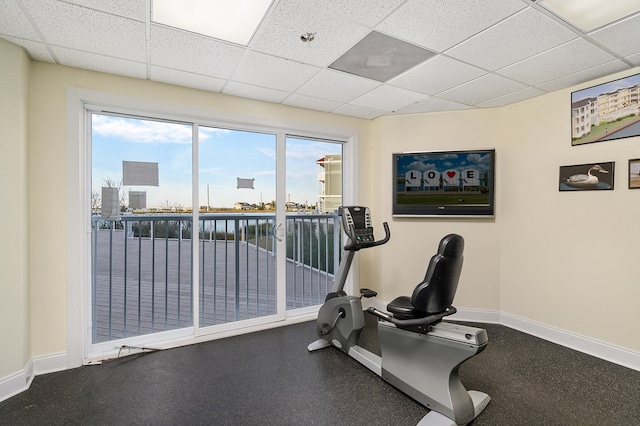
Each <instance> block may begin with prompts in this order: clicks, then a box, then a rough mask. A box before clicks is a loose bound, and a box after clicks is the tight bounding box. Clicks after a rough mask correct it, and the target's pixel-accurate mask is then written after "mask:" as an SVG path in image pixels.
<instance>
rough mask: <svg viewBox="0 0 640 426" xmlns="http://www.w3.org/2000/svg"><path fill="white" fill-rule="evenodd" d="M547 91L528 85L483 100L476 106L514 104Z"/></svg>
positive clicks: (488, 106)
mask: <svg viewBox="0 0 640 426" xmlns="http://www.w3.org/2000/svg"><path fill="white" fill-rule="evenodd" d="M544 94H545V92H543V91H542V90H538V89H536V88H533V87H527V88H526V89H523V90H519V91H517V92H513V93H509V94H508V95H505V96H500V97H498V98H494V99H491V100H488V101H485V102H481V103H479V104H477V105H476V106H478V107H481V108H492V107H500V106H504V105H509V104H513V103H516V102H520V101H523V100H525V99H529V98H535V97H536V96H540V95H544Z"/></svg>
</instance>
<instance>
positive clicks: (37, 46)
mask: <svg viewBox="0 0 640 426" xmlns="http://www.w3.org/2000/svg"><path fill="white" fill-rule="evenodd" d="M4 39H6V40H8V41H10V42H11V43H13V44H17V45H18V46H22V47H23V48H24V49H25V50H26V51H27V53H28V54H29V56H31V59H33V60H35V61H42V62H51V63H54V62H55V60H54V59H53V56H51V53H50V52H49V50H48V49H47V46H45V45H44V43H39V42H37V41H31V40H23V39H21V38H15V37H4Z"/></svg>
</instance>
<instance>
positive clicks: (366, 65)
mask: <svg viewBox="0 0 640 426" xmlns="http://www.w3.org/2000/svg"><path fill="white" fill-rule="evenodd" d="M435 55H436V53H434V52H431V51H430V50H426V49H423V48H421V47H418V46H415V45H413V44H410V43H407V42H404V41H401V40H398V39H395V38H393V37H389V36H387V35H384V34H382V33H379V32H376V31H372V32H370V33H369V34H368V35H367V36H366V37H365V38H363V39H362V40H360V41H359V42H358V43H357V44H356V45H355V46H353V47H352V48H351V49H349V50H348V51H347V52H346V53H345V54H344V55H342V56H340V57H339V58H338V59H336V60H335V62H333V63H332V64H331V65H329V68H331V69H334V70H338V71H344V72H348V73H349V74H355V75H359V76H361V77H366V78H370V79H372V80H377V81H382V82H385V81H388V80H390V79H392V78H393V77H395V76H397V75H399V74H402V73H403V72H405V71H406V70H408V69H409V68H412V67H414V66H416V65H418V64H419V63H421V62H424V61H426V60H427V59H429V58H431V57H433V56H435Z"/></svg>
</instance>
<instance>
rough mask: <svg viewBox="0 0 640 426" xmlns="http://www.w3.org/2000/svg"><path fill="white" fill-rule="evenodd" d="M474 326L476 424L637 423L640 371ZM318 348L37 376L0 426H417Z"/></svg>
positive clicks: (244, 344)
mask: <svg viewBox="0 0 640 426" xmlns="http://www.w3.org/2000/svg"><path fill="white" fill-rule="evenodd" d="M367 316H368V315H367ZM475 326H477V327H482V328H485V329H486V330H487V333H488V335H489V346H488V347H487V349H486V350H485V351H484V352H482V353H480V354H479V355H478V356H476V357H474V358H472V359H471V360H469V361H468V362H466V363H465V364H463V365H462V367H461V368H460V376H461V378H462V382H463V383H464V385H465V386H466V388H467V389H475V390H479V391H482V392H486V393H488V394H489V395H490V396H491V398H492V400H491V402H490V403H489V406H488V407H487V408H486V409H485V411H484V412H483V413H482V414H481V415H480V416H479V417H478V418H477V419H476V420H475V421H474V422H473V423H472V424H473V425H474V426H486V425H491V426H496V425H500V426H501V425H527V426H531V425H594V426H596V425H597V426H603V425H640V372H638V371H634V370H630V369H627V368H624V367H620V366H618V365H615V364H611V363H608V362H606V361H602V360H600V359H597V358H594V357H591V356H589V355H584V354H582V353H579V352H576V351H573V350H570V349H566V348H564V347H561V346H558V345H555V344H553V343H549V342H546V341H544V340H541V339H538V338H535V337H532V336H529V335H527V334H523V333H520V332H518V331H515V330H512V329H509V328H507V327H504V326H500V325H492V324H483V325H478V324H475ZM372 336H373V337H372ZM313 340H315V323H313V322H308V323H303V324H298V325H292V326H287V327H282V328H278V329H274V330H268V331H263V332H259V333H253V334H248V335H244V336H239V337H233V338H228V339H222V340H216V341H212V342H207V343H201V344H197V345H192V346H187V347H182V348H177V349H171V350H166V351H159V352H153V353H146V354H141V355H132V356H128V357H124V358H121V359H117V360H112V361H108V362H105V363H103V364H102V365H98V366H87V367H81V368H78V369H74V370H67V371H62V372H59V373H51V374H46V375H42V376H37V377H36V378H35V379H34V381H33V383H32V385H31V387H30V388H29V390H27V391H25V392H23V393H21V394H19V395H16V396H14V397H12V398H10V399H8V400H6V401H4V402H2V403H0V425H296V426H298V425H373V424H376V425H415V424H416V423H418V422H419V421H420V419H421V418H422V417H423V416H424V415H425V414H426V413H427V410H426V409H425V408H424V407H422V406H421V405H420V404H418V403H416V402H415V401H413V400H412V399H410V398H408V397H407V396H405V395H404V394H402V393H401V392H399V391H397V390H396V389H395V388H393V387H391V386H390V385H388V384H387V383H385V382H384V381H382V380H381V379H380V378H379V377H378V376H376V375H375V374H373V373H371V372H370V371H369V370H367V369H366V368H364V367H363V366H361V365H360V364H358V363H357V362H356V361H354V360H352V359H350V358H349V357H347V356H345V355H344V354H342V353H341V352H339V351H338V350H336V349H334V348H327V349H323V350H320V351H316V352H313V353H309V352H307V349H306V346H307V344H308V343H310V342H311V341H313ZM363 340H365V341H367V340H368V341H369V342H371V341H375V331H371V330H368V331H367V332H366V333H365V334H364V335H363Z"/></svg>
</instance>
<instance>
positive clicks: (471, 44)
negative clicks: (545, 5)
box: [446, 9, 577, 71]
mask: <svg viewBox="0 0 640 426" xmlns="http://www.w3.org/2000/svg"><path fill="white" fill-rule="evenodd" d="M576 37H577V35H576V34H575V33H574V32H573V31H570V30H568V29H567V28H565V27H563V26H562V25H560V24H558V23H557V22H555V21H553V20H551V19H550V18H548V17H546V16H545V15H543V14H542V13H540V12H538V11H537V10H535V9H526V10H523V11H521V12H518V13H517V14H515V15H513V16H511V17H509V18H507V19H505V20H504V21H502V22H500V23H499V24H497V25H494V26H493V27H491V28H489V29H488V30H486V31H484V32H482V33H480V34H478V35H476V36H474V37H472V38H470V39H469V40H466V41H464V42H462V43H460V44H459V45H457V46H455V47H453V48H452V49H450V50H448V51H447V52H446V53H447V55H450V56H453V57H454V58H457V59H460V60H462V61H465V62H469V63H472V64H475V65H477V66H480V67H482V68H484V69H487V70H490V71H495V70H497V69H499V68H502V67H505V66H507V65H510V64H513V63H515V62H518V61H521V60H522V59H525V58H527V57H529V56H532V55H536V54H538V53H540V52H544V51H545V50H549V49H551V48H553V47H556V46H559V45H561V44H563V43H566V42H568V41H570V40H573V39H574V38H576ZM489 46H491V47H492V48H487V47H489Z"/></svg>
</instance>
